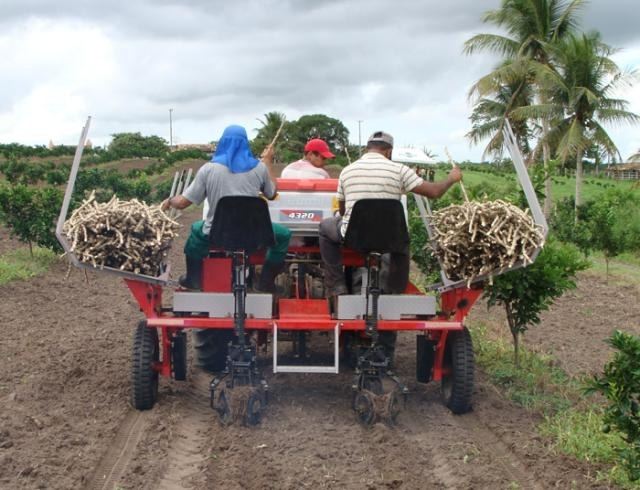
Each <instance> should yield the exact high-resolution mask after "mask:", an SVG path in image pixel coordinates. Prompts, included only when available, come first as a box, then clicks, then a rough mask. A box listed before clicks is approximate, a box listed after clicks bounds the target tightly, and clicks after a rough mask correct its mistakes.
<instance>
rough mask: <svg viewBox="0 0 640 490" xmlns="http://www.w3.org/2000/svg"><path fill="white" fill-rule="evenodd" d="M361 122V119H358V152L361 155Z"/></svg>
mask: <svg viewBox="0 0 640 490" xmlns="http://www.w3.org/2000/svg"><path fill="white" fill-rule="evenodd" d="M362 123H363V121H362V119H358V152H359V154H360V155H362V131H361V128H360V125H361V124H362Z"/></svg>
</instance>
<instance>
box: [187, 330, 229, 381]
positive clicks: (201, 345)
mask: <svg viewBox="0 0 640 490" xmlns="http://www.w3.org/2000/svg"><path fill="white" fill-rule="evenodd" d="M232 339H233V331H231V330H216V329H202V330H194V331H193V347H194V349H195V350H196V364H197V365H198V366H199V367H201V368H202V369H204V370H205V371H210V372H219V371H222V370H223V369H224V368H225V367H226V365H227V353H228V352H229V342H230V341H231V340H232Z"/></svg>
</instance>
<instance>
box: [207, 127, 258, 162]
mask: <svg viewBox="0 0 640 490" xmlns="http://www.w3.org/2000/svg"><path fill="white" fill-rule="evenodd" d="M211 161H212V162H214V163H219V164H220V165H224V166H225V167H227V168H228V169H229V170H231V173H234V174H241V173H243V172H248V171H249V170H251V169H252V168H254V167H255V166H256V165H258V162H259V160H258V159H257V158H255V157H254V156H253V153H251V148H249V138H247V132H246V131H245V129H244V128H243V127H242V126H235V125H232V126H228V127H227V128H226V129H225V130H224V132H223V133H222V137H221V138H220V141H219V142H218V146H217V147H216V152H215V154H214V155H213V158H211Z"/></svg>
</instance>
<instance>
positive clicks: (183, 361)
mask: <svg viewBox="0 0 640 490" xmlns="http://www.w3.org/2000/svg"><path fill="white" fill-rule="evenodd" d="M171 370H172V371H173V379H175V380H176V381H184V380H186V379H187V334H186V333H185V332H184V331H182V332H178V333H176V334H175V335H174V336H173V339H172V341H171Z"/></svg>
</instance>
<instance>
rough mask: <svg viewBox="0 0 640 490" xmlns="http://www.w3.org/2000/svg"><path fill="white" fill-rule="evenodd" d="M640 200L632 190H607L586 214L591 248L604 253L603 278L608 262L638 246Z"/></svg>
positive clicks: (607, 275) (639, 240) (639, 244)
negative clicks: (604, 267) (604, 268)
mask: <svg viewBox="0 0 640 490" xmlns="http://www.w3.org/2000/svg"><path fill="white" fill-rule="evenodd" d="M638 216H640V199H639V198H638V197H637V196H636V195H635V194H634V193H633V192H632V191H622V190H619V189H610V190H608V191H607V192H606V193H605V194H604V195H603V196H601V197H600V198H599V199H598V200H596V201H594V202H593V203H592V204H591V207H590V209H589V212H588V214H586V219H587V224H588V227H589V230H590V235H591V245H592V246H593V248H595V249H596V250H601V251H602V253H603V254H604V260H605V264H606V277H607V279H608V278H609V261H610V260H611V258H613V257H616V256H617V255H619V254H620V253H622V252H624V251H627V250H635V249H638V248H639V247H640V223H639V222H638V221H639V220H638Z"/></svg>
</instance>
